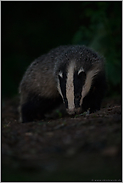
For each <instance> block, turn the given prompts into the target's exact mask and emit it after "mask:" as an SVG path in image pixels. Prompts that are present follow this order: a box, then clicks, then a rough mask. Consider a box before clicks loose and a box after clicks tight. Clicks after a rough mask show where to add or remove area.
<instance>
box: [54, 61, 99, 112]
mask: <svg viewBox="0 0 123 183" xmlns="http://www.w3.org/2000/svg"><path fill="white" fill-rule="evenodd" d="M98 71H99V69H97V67H96V68H93V69H89V70H87V68H84V67H82V66H77V65H76V62H74V61H71V62H69V63H68V64H65V65H64V66H63V67H61V68H60V69H59V71H58V72H57V88H58V91H59V93H60V95H61V96H62V98H63V102H64V103H65V106H66V111H67V113H68V114H70V115H72V114H78V113H80V112H81V110H82V108H81V106H82V102H83V98H84V97H85V96H86V95H87V93H88V92H89V90H90V88H91V84H92V80H93V78H94V76H95V75H96V74H97V73H98Z"/></svg>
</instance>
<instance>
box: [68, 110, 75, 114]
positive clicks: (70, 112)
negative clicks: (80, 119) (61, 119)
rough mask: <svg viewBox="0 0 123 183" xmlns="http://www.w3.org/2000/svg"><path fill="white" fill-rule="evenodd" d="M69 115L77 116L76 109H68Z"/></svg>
mask: <svg viewBox="0 0 123 183" xmlns="http://www.w3.org/2000/svg"><path fill="white" fill-rule="evenodd" d="M67 113H68V114H69V115H73V114H75V110H74V109H67Z"/></svg>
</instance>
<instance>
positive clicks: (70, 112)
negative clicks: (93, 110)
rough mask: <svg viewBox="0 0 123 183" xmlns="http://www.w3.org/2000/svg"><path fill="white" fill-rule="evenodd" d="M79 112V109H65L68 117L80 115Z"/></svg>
mask: <svg viewBox="0 0 123 183" xmlns="http://www.w3.org/2000/svg"><path fill="white" fill-rule="evenodd" d="M81 110H82V109H81V108H80V107H79V108H73V109H66V111H67V113H68V114H69V115H73V114H79V113H81Z"/></svg>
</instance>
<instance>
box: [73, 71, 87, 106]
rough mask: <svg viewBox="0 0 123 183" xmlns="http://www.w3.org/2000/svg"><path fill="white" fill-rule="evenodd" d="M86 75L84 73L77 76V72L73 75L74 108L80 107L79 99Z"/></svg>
mask: <svg viewBox="0 0 123 183" xmlns="http://www.w3.org/2000/svg"><path fill="white" fill-rule="evenodd" d="M85 78H86V74H85V72H81V73H80V74H78V71H75V73H74V104H75V108H78V107H80V99H81V97H82V96H81V94H82V88H83V85H84V84H85Z"/></svg>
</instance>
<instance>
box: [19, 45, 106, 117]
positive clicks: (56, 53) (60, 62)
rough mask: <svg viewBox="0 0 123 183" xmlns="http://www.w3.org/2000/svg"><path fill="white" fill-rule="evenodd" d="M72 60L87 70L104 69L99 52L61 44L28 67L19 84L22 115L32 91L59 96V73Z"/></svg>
mask: <svg viewBox="0 0 123 183" xmlns="http://www.w3.org/2000/svg"><path fill="white" fill-rule="evenodd" d="M71 61H74V62H75V63H76V69H78V70H79V69H80V68H81V67H83V68H84V71H85V72H88V71H89V70H91V69H93V68H95V67H98V69H99V71H101V70H102V71H103V70H104V60H103V58H101V57H100V56H99V55H98V54H96V53H95V52H93V51H92V50H91V49H89V48H87V47H85V46H79V45H75V46H60V47H58V48H55V49H52V50H51V51H50V52H49V53H48V54H45V55H42V56H41V57H39V58H38V59H36V60H35V61H34V62H32V63H31V65H30V66H29V67H28V69H27V71H26V72H25V74H24V76H23V79H22V81H21V83H20V86H19V93H20V116H21V106H22V105H23V104H24V103H25V102H26V101H27V98H28V94H29V93H30V92H32V93H35V94H36V95H37V96H40V97H46V98H55V97H57V96H59V95H60V94H59V92H58V89H57V80H58V73H59V71H60V70H61V68H63V67H66V68H67V67H68V65H69V64H70V62H71Z"/></svg>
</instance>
